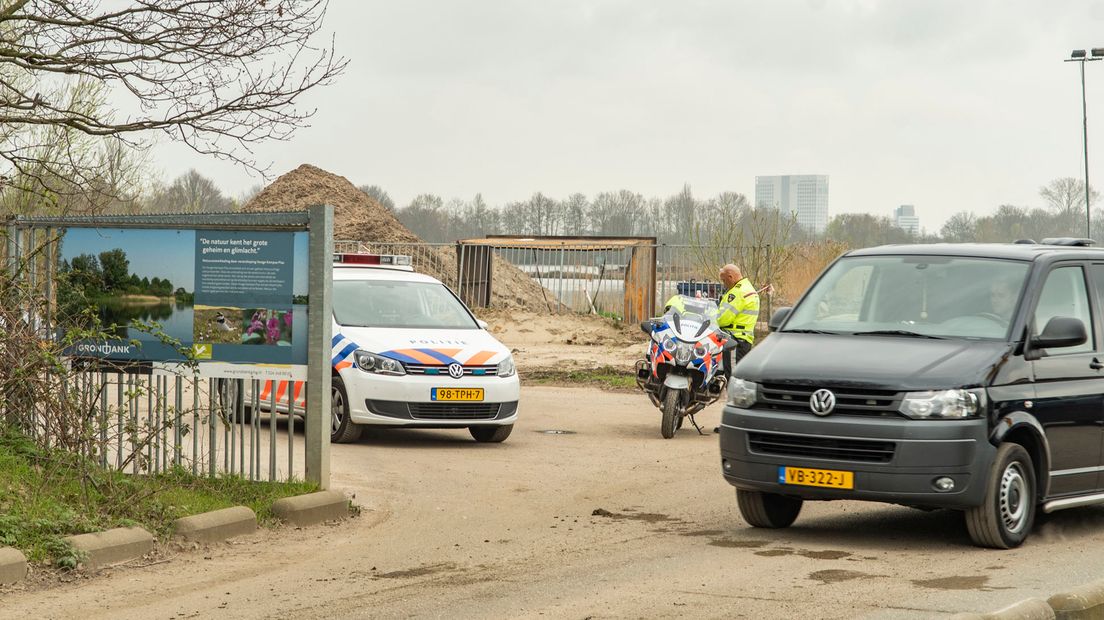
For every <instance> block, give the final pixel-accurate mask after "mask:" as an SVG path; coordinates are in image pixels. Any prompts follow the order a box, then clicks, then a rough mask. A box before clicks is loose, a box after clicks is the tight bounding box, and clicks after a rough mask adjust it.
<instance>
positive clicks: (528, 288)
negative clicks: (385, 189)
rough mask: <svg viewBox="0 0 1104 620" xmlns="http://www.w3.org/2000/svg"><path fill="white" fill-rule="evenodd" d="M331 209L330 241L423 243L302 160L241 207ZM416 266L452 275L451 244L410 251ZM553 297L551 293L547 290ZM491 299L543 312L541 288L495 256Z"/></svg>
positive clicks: (345, 183) (343, 182)
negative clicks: (331, 238)
mask: <svg viewBox="0 0 1104 620" xmlns="http://www.w3.org/2000/svg"><path fill="white" fill-rule="evenodd" d="M323 203H325V204H331V205H333V208H334V239H335V240H349V241H363V242H375V243H424V242H423V241H422V240H421V239H420V238H419V237H418V236H417V235H415V234H414V233H412V232H410V230H409V229H407V228H406V227H405V226H403V225H402V223H400V222H399V220H397V219H396V218H395V216H394V215H392V214H391V213H390V212H389V211H388V210H387V209H385V208H384V207H383V205H381V204H380V203H379V202H377V201H376V200H375V199H373V198H371V197H370V196H368V195H367V194H365V193H364V192H362V191H360V190H358V189H357V188H356V187H355V186H354V185H353V184H352V183H350V182H349V180H348V179H346V178H345V177H341V176H338V175H336V174H332V173H330V172H326V171H325V170H322V169H321V168H317V167H315V166H311V165H310V164H303V165H301V166H299V167H298V168H296V169H295V170H292V171H291V172H288V173H287V174H284V175H283V176H281V177H280V178H278V179H276V180H275V181H273V182H272V184H271V185H269V186H268V187H266V188H264V190H262V191H261V193H259V194H257V195H256V196H254V197H253V199H252V200H250V201H249V202H248V203H246V205H245V206H244V207H243V208H242V211H252V212H257V211H302V210H304V209H306V208H307V207H308V206H310V205H314V204H323ZM412 255H413V257H414V268H415V269H416V270H418V271H420V272H422V273H426V274H429V275H431V276H433V277H435V278H437V279H439V280H442V281H444V282H454V281H455V279H456V271H457V265H456V251H455V249H453V248H448V249H441V250H433V249H432V248H427V249H426V251H418V252H412ZM545 295H548V297H549V299H553V297H552V295H551V293H545ZM491 303H492V305H493V306H495V307H497V308H527V309H531V310H538V311H539V310H546V309H545V302H544V295H542V294H541V287H540V285H539V284H537V283H536V282H534V281H533V279H532V278H530V277H529V276H528V275H526V274H525V273H524V272H522V271H521V270H520V269H518V268H517V267H514V266H513V265H511V264H510V263H509V262H507V261H505V260H503V259H501V258H499V257H497V256H496V257H495V264H494V277H493V282H492V285H491Z"/></svg>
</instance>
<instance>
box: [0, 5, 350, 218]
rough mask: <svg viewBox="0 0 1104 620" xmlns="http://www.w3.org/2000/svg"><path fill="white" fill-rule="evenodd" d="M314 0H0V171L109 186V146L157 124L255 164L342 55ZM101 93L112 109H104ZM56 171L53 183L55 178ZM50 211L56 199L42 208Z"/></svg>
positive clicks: (13, 181)
mask: <svg viewBox="0 0 1104 620" xmlns="http://www.w3.org/2000/svg"><path fill="white" fill-rule="evenodd" d="M326 8H327V4H326V2H325V0H158V1H157V2H148V1H141V0H136V1H133V2H121V1H119V2H102V1H100V0H0V37H2V42H3V45H0V162H3V165H2V169H0V175H3V181H4V186H5V189H7V190H8V191H11V190H13V189H14V190H15V191H19V192H28V193H32V194H36V195H39V196H41V197H44V198H49V197H51V196H54V195H56V194H57V192H58V188H59V187H60V188H61V189H66V188H76V189H77V190H78V191H80V192H89V191H100V192H103V191H110V190H111V189H112V188H110V187H109V184H105V183H104V182H103V179H104V178H107V177H108V176H109V175H108V174H107V168H108V167H109V166H110V161H111V157H110V153H111V152H112V151H111V149H113V148H115V149H117V148H118V147H119V146H120V145H126V146H128V147H131V148H136V149H139V150H140V149H143V148H147V147H148V146H149V144H150V143H151V140H152V139H153V138H154V137H155V136H156V135H157V134H161V135H164V136H167V137H168V138H170V139H172V140H175V141H180V142H183V143H185V144H187V145H188V146H189V147H191V148H192V149H193V150H195V151H196V152H198V153H201V154H208V155H212V156H214V157H216V158H220V159H223V160H229V161H232V162H236V163H238V164H241V165H244V166H246V167H249V168H251V169H253V170H256V171H259V172H261V173H262V174H263V173H264V172H265V171H266V168H267V167H266V166H261V165H258V163H257V162H256V161H255V159H254V156H253V150H252V149H253V146H254V145H255V144H257V143H259V142H262V141H266V140H285V139H287V138H289V137H290V136H291V135H292V133H293V132H294V130H295V129H296V128H297V127H300V126H302V125H303V124H304V123H305V122H306V121H307V119H309V118H310V117H311V115H312V114H313V113H314V112H313V110H307V109H303V108H302V107H301V106H300V105H299V101H298V100H299V98H300V96H301V95H303V94H304V93H305V92H307V91H309V90H311V89H313V88H315V87H317V86H321V85H325V84H328V83H331V82H332V81H333V80H334V79H335V78H336V77H337V76H338V75H340V74H341V72H342V71H343V70H344V68H345V66H346V64H347V61H346V60H345V59H344V58H341V57H338V56H336V55H335V54H334V51H333V47H332V41H329V42H325V43H326V45H321V46H319V45H316V43H315V38H316V36H317V35H318V33H319V31H320V30H321V27H322V19H323V17H324V15H325V13H326ZM108 94H110V95H111V103H112V105H106V98H107V96H108ZM60 180H64V183H62V182H59V181H60ZM54 206H55V207H56V204H55V205H54Z"/></svg>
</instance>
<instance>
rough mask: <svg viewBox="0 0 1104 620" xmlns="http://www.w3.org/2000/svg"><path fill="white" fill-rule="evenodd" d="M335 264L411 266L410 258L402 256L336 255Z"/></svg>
mask: <svg viewBox="0 0 1104 620" xmlns="http://www.w3.org/2000/svg"><path fill="white" fill-rule="evenodd" d="M334 262H335V263H341V264H345V265H395V266H406V267H408V266H410V265H411V260H410V256H407V255H402V254H334Z"/></svg>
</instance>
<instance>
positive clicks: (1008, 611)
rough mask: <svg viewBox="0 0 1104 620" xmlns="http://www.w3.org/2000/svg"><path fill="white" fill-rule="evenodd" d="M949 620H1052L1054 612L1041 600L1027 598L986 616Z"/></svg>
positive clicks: (954, 617) (956, 615) (973, 614)
mask: <svg viewBox="0 0 1104 620" xmlns="http://www.w3.org/2000/svg"><path fill="white" fill-rule="evenodd" d="M951 620H1054V610H1053V609H1051V608H1050V605H1048V604H1047V602H1046V601H1044V600H1043V599H1041V598H1029V599H1027V600H1023V601H1020V602H1019V603H1016V604H1014V605H1009V606H1008V607H1005V608H1004V609H1002V610H1000V611H994V612H993V613H988V614H975V613H966V614H955V615H954V616H951Z"/></svg>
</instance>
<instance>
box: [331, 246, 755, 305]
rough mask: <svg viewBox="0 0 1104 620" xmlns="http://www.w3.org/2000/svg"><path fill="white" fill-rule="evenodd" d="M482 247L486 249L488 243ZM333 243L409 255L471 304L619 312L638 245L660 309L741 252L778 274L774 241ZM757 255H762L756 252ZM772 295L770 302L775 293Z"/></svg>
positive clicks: (713, 278) (709, 278) (749, 271)
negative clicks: (711, 244)
mask: <svg viewBox="0 0 1104 620" xmlns="http://www.w3.org/2000/svg"><path fill="white" fill-rule="evenodd" d="M480 248H486V249H485V250H482V251H481V250H479V249H480ZM334 249H335V252H350V253H357V252H360V253H378V254H400V255H409V256H411V257H412V263H413V265H414V268H415V270H417V271H419V272H422V273H426V274H428V275H431V276H433V277H435V278H437V279H439V280H441V282H443V283H444V284H446V285H447V286H448V287H449V288H451V289H452V290H453V291H455V292H456V293H457V294H458V295H459V296H460V298H461V299H463V300H464V301H465V303H468V305H470V306H472V307H490V308H496V307H501V306H507V307H516V306H517V305H518V304H519V303H521V305H523V306H524V307H527V308H529V309H533V310H538V311H543V312H552V313H582V314H601V315H606V316H611V317H617V318H622V317H625V316H626V314H627V313H626V282H627V281H628V280H630V278H629V275H630V265H631V264H632V262H633V252H634V251H635V252H637V256H640V255H644V256H648V257H651V258H650V261H649V263H650V264H649V265H648V269H649V270H650V271H652V272H653V273H654V278H653V279H652V282H653V286H654V297H653V301H652V302H651V304H650V307H651V310H652V312H654V313H659V312H660V311H661V310H662V308H663V305H664V302H665V301H666V300H667V299H669V298H670V297H671V296H672V295H675V294H676V293H677V292H679V286H680V285H687V284H690V283H695V284H699V283H714V284H715V286H713V287H705V286H702V287H700V288H702V289H704V290H707V291H708V290H716V289H717V286H719V284H717V283H718V279H717V272H718V270H719V268H720V267H721V265H723V264H724V263H725V262H731V261H736V262H738V263H742V262H745V261H742V260H741V257H748V259H747V261H746V262H748V263H750V264H751V265H753V269H747V268H745V272H747V275H748V277H749V278H751V280H752V282H753V284H755V285H756V286H757V288H758V287H762V286H765V285H766V284H768V283H770V282H771V281H772V279H773V276H774V273H773V271H772V264H771V251H770V246H764V247H730V248H709V249H702V248H700V247H696V246H692V245H667V244H645V245H637V246H633V247H608V246H605V245H602V244H601V243H600V242H594V243H591V244H583V243H579V242H578V241H577V240H576V241H570V242H569V241H565V242H563V244H562V246H561V247H555V246H554V245H552V244H550V243H547V242H545V243H543V244H541V246H540V247H516V246H514V245H510V246H505V245H503V246H496V245H493V244H480V245H457V244H448V243H369V242H361V241H335V242H334ZM641 250H644V252H641ZM752 256H755V257H757V258H758V260H755V259H752V258H750V257H752ZM488 263H490V264H488ZM487 275H489V278H487V277H486V276H487ZM630 287H631V282H630ZM685 288H686V287H685V286H684V289H685ZM690 290H693V289H690ZM519 299H520V301H519ZM765 303H766V304H767V305H769V303H770V302H769V299H767V300H766V301H765ZM768 312H769V308H768ZM764 316H769V314H764Z"/></svg>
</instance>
